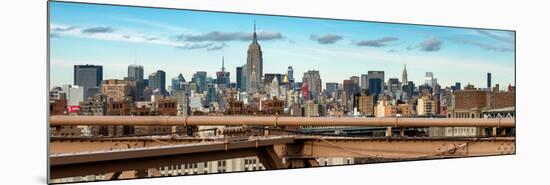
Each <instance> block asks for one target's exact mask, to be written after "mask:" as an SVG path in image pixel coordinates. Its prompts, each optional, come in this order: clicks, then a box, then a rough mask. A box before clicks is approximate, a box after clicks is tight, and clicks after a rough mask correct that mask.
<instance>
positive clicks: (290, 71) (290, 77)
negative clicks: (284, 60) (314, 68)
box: [286, 66, 294, 83]
mask: <svg viewBox="0 0 550 185" xmlns="http://www.w3.org/2000/svg"><path fill="white" fill-rule="evenodd" d="M286 74H287V75H288V82H289V83H293V82H294V69H292V66H288V69H287V70H286Z"/></svg>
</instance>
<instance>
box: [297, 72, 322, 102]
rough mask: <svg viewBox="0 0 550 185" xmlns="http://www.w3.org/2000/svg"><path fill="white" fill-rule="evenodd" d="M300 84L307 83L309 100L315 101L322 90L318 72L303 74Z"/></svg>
mask: <svg viewBox="0 0 550 185" xmlns="http://www.w3.org/2000/svg"><path fill="white" fill-rule="evenodd" d="M302 82H303V83H307V85H308V87H309V92H310V94H311V97H310V99H315V98H317V96H319V94H320V93H321V90H322V89H323V85H322V81H321V76H320V75H319V71H315V70H311V71H307V72H305V73H304V76H303V77H302Z"/></svg>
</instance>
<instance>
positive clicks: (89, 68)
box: [73, 65, 103, 87]
mask: <svg viewBox="0 0 550 185" xmlns="http://www.w3.org/2000/svg"><path fill="white" fill-rule="evenodd" d="M102 80H103V66H100V65H75V66H74V84H73V85H78V86H82V87H99V85H100V84H101V81H102Z"/></svg>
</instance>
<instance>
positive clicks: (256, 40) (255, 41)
mask: <svg viewBox="0 0 550 185" xmlns="http://www.w3.org/2000/svg"><path fill="white" fill-rule="evenodd" d="M252 42H254V43H257V42H258V37H257V36H256V20H254V33H252Z"/></svg>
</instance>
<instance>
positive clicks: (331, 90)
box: [325, 82, 338, 98]
mask: <svg viewBox="0 0 550 185" xmlns="http://www.w3.org/2000/svg"><path fill="white" fill-rule="evenodd" d="M325 86H326V90H327V95H328V96H329V97H332V98H338V83H330V82H328V83H326V84H325Z"/></svg>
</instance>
